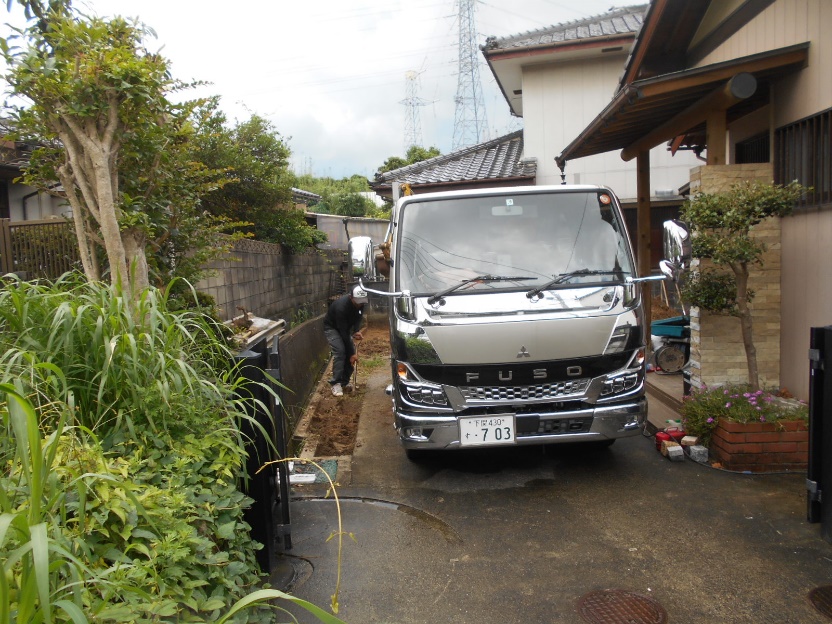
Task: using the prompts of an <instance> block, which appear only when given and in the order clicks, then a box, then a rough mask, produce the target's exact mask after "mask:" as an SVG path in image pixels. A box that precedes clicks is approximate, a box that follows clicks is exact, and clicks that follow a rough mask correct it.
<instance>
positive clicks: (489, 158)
mask: <svg viewBox="0 0 832 624" xmlns="http://www.w3.org/2000/svg"><path fill="white" fill-rule="evenodd" d="M523 151H524V150H523V132H522V131H518V132H513V133H511V134H507V135H505V136H502V137H499V138H497V139H493V140H491V141H486V142H485V143H480V144H479V145H474V146H471V147H465V148H462V149H459V150H456V151H454V152H451V153H450V154H446V155H444V156H435V157H434V158H429V159H428V160H423V161H421V162H417V163H414V164H412V165H408V166H407V167H401V168H399V169H394V170H393V171H387V172H385V173H381V174H376V177H375V181H374V182H373V183H372V184H371V186H372V188H373V190H374V191H375V192H376V193H377V194H378V195H379V196H381V197H384V198H386V199H392V198H393V185H394V184H399V185H402V184H409V185H410V189H411V190H412V192H413V193H417V194H418V193H430V192H432V191H451V190H463V189H472V188H479V187H486V186H488V187H491V186H524V185H534V184H535V176H536V172H537V163H536V161H535V160H534V159H533V158H525V157H524V154H523Z"/></svg>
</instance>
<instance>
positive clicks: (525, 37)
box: [483, 4, 648, 50]
mask: <svg viewBox="0 0 832 624" xmlns="http://www.w3.org/2000/svg"><path fill="white" fill-rule="evenodd" d="M647 6H648V5H646V4H639V5H634V6H627V7H621V8H618V9H615V8H614V9H610V10H609V11H608V12H606V13H602V14H601V15H595V16H593V17H586V18H583V19H578V20H573V21H571V22H564V23H562V24H556V25H555V26H549V27H547V28H541V29H539V30H534V31H529V32H525V33H519V34H516V35H509V36H507V37H489V38H488V39H487V40H486V42H485V45H484V46H483V47H484V48H485V49H488V50H507V49H511V48H529V47H533V46H538V45H548V44H552V43H561V42H563V41H577V40H580V39H594V38H596V37H606V36H609V35H619V34H627V33H637V32H638V31H639V29H640V28H641V24H642V22H643V20H644V13H645V12H646V11H647Z"/></svg>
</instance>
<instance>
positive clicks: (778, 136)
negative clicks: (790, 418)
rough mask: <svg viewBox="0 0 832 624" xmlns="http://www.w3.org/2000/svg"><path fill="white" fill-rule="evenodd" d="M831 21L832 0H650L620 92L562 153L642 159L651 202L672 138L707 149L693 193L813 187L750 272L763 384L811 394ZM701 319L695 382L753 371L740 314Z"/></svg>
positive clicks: (574, 161)
mask: <svg viewBox="0 0 832 624" xmlns="http://www.w3.org/2000/svg"><path fill="white" fill-rule="evenodd" d="M830 29H832V2H829V1H828V0H695V1H694V0H652V1H651V2H650V4H649V6H648V9H647V11H646V13H644V17H643V26H642V29H641V31H640V33H639V35H638V39H637V40H636V42H635V44H634V45H631V46H630V49H631V54H630V55H629V56H628V57H627V59H626V62H625V63H622V65H621V66H620V67H619V69H618V72H619V74H620V76H621V77H620V80H619V83H618V85H617V88H616V90H615V91H614V92H613V93H612V94H611V97H610V98H609V99H608V101H607V103H606V105H605V106H604V108H603V109H602V110H600V111H598V112H597V113H596V114H595V115H594V116H593V117H592V118H591V119H589V120H588V121H587V122H586V123H585V124H583V125H581V126H577V127H575V128H574V129H572V131H571V133H570V135H571V136H570V138H569V142H568V144H567V145H566V146H565V147H564V148H563V149H562V151H561V153H560V154H558V155H557V160H558V162H559V163H560V164H562V165H563V166H564V170H565V171H566V172H567V176H568V172H569V171H573V170H574V168H575V166H576V165H578V164H579V163H582V162H585V161H590V160H592V159H597V158H609V159H612V160H617V161H618V162H634V163H636V164H637V168H638V170H639V174H638V175H636V174H635V173H633V174H631V179H632V181H635V182H636V183H637V185H638V186H639V187H640V189H639V190H640V192H639V196H640V198H641V199H640V203H641V204H643V208H644V211H645V212H647V213H649V212H650V211H652V206H651V205H650V204H651V202H650V198H649V195H648V191H649V189H652V188H654V187H655V185H656V184H655V182H654V179H655V176H656V171H655V169H654V162H653V152H654V151H655V149H656V146H662V147H663V146H665V145H667V144H668V143H670V144H671V145H672V146H673V148H674V149H676V148H679V149H683V148H685V147H687V148H690V149H692V150H693V151H694V152H698V153H699V154H701V155H703V161H702V162H700V163H698V165H697V166H696V167H692V168H691V169H690V170H689V172H688V176H687V177H688V181H689V184H690V186H691V189H692V191H693V192H696V191H697V190H701V191H704V192H719V191H721V190H725V189H727V188H729V187H730V185H731V184H734V183H736V182H738V181H742V180H750V179H754V180H761V181H765V182H771V181H774V182H775V183H782V184H785V183H788V182H790V181H792V180H797V181H798V182H800V183H801V184H802V185H804V186H806V187H811V188H812V191H811V192H808V193H806V194H805V196H804V197H803V198H802V199H801V201H800V202H799V203H798V205H797V206H796V207H795V210H794V213H793V214H792V215H790V216H787V217H783V218H775V219H771V220H769V221H768V222H767V223H766V228H765V231H764V233H765V236H766V238H767V242H768V250H769V251H768V254H770V255H769V256H768V259H767V261H766V262H765V264H764V266H763V267H755V269H754V270H753V271H752V272H751V280H750V284H749V286H750V288H752V289H753V290H755V291H756V292H757V297H756V298H755V303H754V305H753V306H752V308H753V309H752V315H753V332H754V334H753V336H754V343H755V346H756V350H757V363H758V367H759V375H760V380H761V383H762V384H763V385H764V386H767V387H786V388H788V389H789V391H790V392H791V393H792V394H794V395H795V396H797V397H798V398H801V399H804V400H807V399H808V398H809V387H810V379H811V376H812V373H811V370H812V366H813V365H812V363H810V361H809V360H808V358H807V353H808V352H809V347H810V334H811V330H812V328H813V327H824V326H828V325H832V246H830V245H829V240H830V238H832V81H830V79H829V77H830V75H832V46H830V44H829V37H828V32H829V31H830ZM692 317H693V321H692V340H693V347H692V354H691V363H692V366H691V369H690V373H691V381H692V384H693V385H694V386H699V385H709V386H710V385H714V384H716V383H724V382H743V381H746V380H747V376H746V375H747V367H746V363H745V355H744V349H743V346H742V337H741V330H740V327H739V325H738V323H739V321H738V320H737V319H736V318H733V317H719V316H715V315H711V314H708V313H706V312H702V311H699V310H697V309H695V310H693V312H692Z"/></svg>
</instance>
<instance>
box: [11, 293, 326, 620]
mask: <svg viewBox="0 0 832 624" xmlns="http://www.w3.org/2000/svg"><path fill="white" fill-rule="evenodd" d="M7 279H8V281H7V282H6V283H5V288H3V289H2V290H0V352H2V353H3V355H2V360H0V417H2V421H0V427H2V430H0V565H2V567H3V570H2V572H3V573H2V574H0V624H5V623H7V622H45V623H49V622H70V621H71V622H74V623H80V622H88V621H111V622H126V621H131V622H167V621H176V622H212V621H216V622H223V621H234V622H248V621H270V620H271V619H272V618H273V613H274V612H273V609H271V608H270V607H267V606H265V605H264V604H262V603H264V602H265V601H267V600H269V599H273V598H277V597H284V598H289V599H291V600H295V599H294V598H292V597H287V596H286V595H285V594H282V593H281V592H278V591H276V590H264V589H262V584H263V583H262V581H263V579H262V577H261V575H260V573H259V572H258V568H257V563H256V558H255V551H256V549H257V548H258V547H259V545H258V544H256V543H255V542H254V541H253V540H252V539H251V537H250V532H249V529H250V527H249V526H248V525H247V524H246V523H245V521H244V519H243V510H244V509H245V508H246V507H247V506H248V505H249V504H250V503H251V501H250V499H248V498H247V497H246V496H245V495H244V494H243V493H242V492H241V491H240V484H241V482H242V480H243V479H244V477H245V475H244V470H245V469H244V466H245V451H244V445H243V440H242V438H241V433H240V426H239V425H240V423H241V421H242V420H243V419H245V418H247V416H245V414H246V409H245V405H243V401H245V399H244V398H240V397H244V396H245V392H242V391H241V390H242V389H241V383H242V382H241V378H240V376H239V375H238V374H237V372H236V371H235V370H234V368H233V366H232V364H231V362H232V358H231V353H230V352H229V351H228V349H227V348H226V346H225V343H224V341H223V339H222V337H221V332H220V330H219V329H218V327H217V325H216V323H214V322H213V321H212V320H211V319H210V318H208V317H206V316H205V315H202V314H200V313H199V312H177V313H172V312H170V311H168V310H167V309H166V293H164V292H161V291H155V290H149V291H147V292H146V293H145V294H144V295H143V297H142V298H141V299H140V300H139V301H138V302H131V301H126V300H124V299H123V298H122V297H120V296H119V295H118V294H117V293H115V292H114V291H113V290H111V289H110V288H107V287H105V286H101V285H97V284H89V283H81V282H78V281H77V280H73V279H72V278H71V277H67V278H64V279H62V280H59V281H58V282H56V283H54V284H33V283H27V282H22V281H18V280H14V279H11V278H7ZM295 601H296V602H298V603H300V604H301V606H304V607H305V608H309V609H310V610H312V611H313V612H315V613H317V611H319V610H317V611H316V607H314V606H313V605H308V604H306V603H303V602H302V601H298V600H295ZM323 615H324V616H326V615H327V614H325V613H324V614H323ZM319 617H321V616H320V615H319ZM323 621H336V620H327V619H326V618H324V619H323Z"/></svg>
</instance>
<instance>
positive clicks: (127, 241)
mask: <svg viewBox="0 0 832 624" xmlns="http://www.w3.org/2000/svg"><path fill="white" fill-rule="evenodd" d="M121 240H122V242H123V244H124V253H125V255H126V257H127V258H129V262H130V267H129V269H130V284H131V288H132V292H131V293H130V296H131V299H132V300H134V301H135V300H136V299H138V298H139V296H140V295H141V293H142V292H143V291H144V290H145V289H146V288H148V287H149V286H150V280H149V278H148V267H147V254H146V253H145V247H146V241H145V235H144V232H143V231H142V230H140V229H139V228H127V229H126V230H124V231H123V232H122V233H121Z"/></svg>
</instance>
